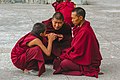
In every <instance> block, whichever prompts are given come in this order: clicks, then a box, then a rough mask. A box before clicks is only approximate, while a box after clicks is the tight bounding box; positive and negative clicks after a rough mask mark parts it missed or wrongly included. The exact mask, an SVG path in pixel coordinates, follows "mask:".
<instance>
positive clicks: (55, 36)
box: [47, 33, 57, 41]
mask: <svg viewBox="0 0 120 80" xmlns="http://www.w3.org/2000/svg"><path fill="white" fill-rule="evenodd" d="M47 37H48V40H50V41H54V40H55V39H56V38H57V34H55V33H49V34H48V35H47Z"/></svg>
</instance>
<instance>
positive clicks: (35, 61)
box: [11, 33, 45, 76]
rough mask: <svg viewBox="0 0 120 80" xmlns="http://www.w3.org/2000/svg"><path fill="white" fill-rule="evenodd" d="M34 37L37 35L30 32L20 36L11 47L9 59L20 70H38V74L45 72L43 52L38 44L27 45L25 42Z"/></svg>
mask: <svg viewBox="0 0 120 80" xmlns="http://www.w3.org/2000/svg"><path fill="white" fill-rule="evenodd" d="M35 38H37V37H35V36H34V35H32V34H31V33H28V34H26V35H25V36H24V37H22V38H21V39H20V40H19V41H18V42H17V43H16V45H15V46H14V48H13V49H12V52H11V59H12V62H13V64H14V65H15V66H16V67H17V68H19V69H21V70H24V69H28V70H32V69H34V70H38V71H39V74H38V76H40V75H41V74H42V73H43V72H45V65H44V58H43V52H42V50H41V49H40V47H38V46H33V47H28V46H27V43H28V42H30V41H32V40H33V39H35Z"/></svg>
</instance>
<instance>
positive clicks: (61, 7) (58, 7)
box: [53, 0, 75, 27]
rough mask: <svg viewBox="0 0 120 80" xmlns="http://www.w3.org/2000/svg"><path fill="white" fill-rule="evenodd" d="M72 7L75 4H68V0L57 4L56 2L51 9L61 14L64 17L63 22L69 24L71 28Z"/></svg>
mask: <svg viewBox="0 0 120 80" xmlns="http://www.w3.org/2000/svg"><path fill="white" fill-rule="evenodd" d="M74 5H75V4H74V3H73V2H70V1H68V0H66V1H65V2H61V3H57V2H55V3H53V7H54V9H55V11H56V12H61V13H62V14H63V16H64V21H65V22H66V23H68V24H70V25H71V27H73V23H72V18H71V13H72V10H73V9H74Z"/></svg>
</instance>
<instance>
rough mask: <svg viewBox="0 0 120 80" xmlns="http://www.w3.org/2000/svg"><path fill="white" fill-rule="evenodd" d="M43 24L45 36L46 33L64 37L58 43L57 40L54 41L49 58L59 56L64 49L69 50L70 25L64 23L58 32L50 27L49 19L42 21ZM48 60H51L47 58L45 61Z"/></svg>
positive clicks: (70, 39)
mask: <svg viewBox="0 0 120 80" xmlns="http://www.w3.org/2000/svg"><path fill="white" fill-rule="evenodd" d="M43 23H44V24H45V25H46V26H47V31H46V33H47V34H48V33H56V34H62V35H63V37H64V38H63V39H62V40H61V41H58V39H56V40H55V41H54V42H53V47H52V55H51V57H53V58H54V57H58V56H60V55H61V53H62V51H63V50H64V49H66V48H69V47H70V46H71V41H72V33H71V28H70V25H68V24H66V23H64V24H63V26H62V28H60V29H59V30H55V29H54V28H53V26H52V21H51V19H49V20H46V21H43ZM46 42H47V40H46ZM45 44H46V43H45ZM46 57H47V56H46ZM48 58H49V60H50V59H51V58H50V57H47V58H45V59H48Z"/></svg>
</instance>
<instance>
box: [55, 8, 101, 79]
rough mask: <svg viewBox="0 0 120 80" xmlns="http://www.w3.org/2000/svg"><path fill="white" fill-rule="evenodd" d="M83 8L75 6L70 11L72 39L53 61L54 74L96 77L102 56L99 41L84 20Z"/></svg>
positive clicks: (88, 23)
mask: <svg viewBox="0 0 120 80" xmlns="http://www.w3.org/2000/svg"><path fill="white" fill-rule="evenodd" d="M85 14H86V12H85V10H84V9H83V8H81V7H76V8H75V9H74V10H73V11H72V15H71V17H72V22H73V24H74V25H75V26H74V28H73V35H74V37H73V40H72V42H71V47H70V48H68V49H66V52H65V51H64V53H62V55H61V56H60V57H57V58H56V59H55V61H54V69H55V72H54V74H65V75H76V76H80V75H85V76H91V77H96V78H98V74H99V72H100V65H101V60H102V56H101V53H100V48H99V43H98V40H97V38H96V36H95V33H94V31H93V29H92V27H91V26H90V22H88V21H87V20H85Z"/></svg>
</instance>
